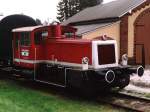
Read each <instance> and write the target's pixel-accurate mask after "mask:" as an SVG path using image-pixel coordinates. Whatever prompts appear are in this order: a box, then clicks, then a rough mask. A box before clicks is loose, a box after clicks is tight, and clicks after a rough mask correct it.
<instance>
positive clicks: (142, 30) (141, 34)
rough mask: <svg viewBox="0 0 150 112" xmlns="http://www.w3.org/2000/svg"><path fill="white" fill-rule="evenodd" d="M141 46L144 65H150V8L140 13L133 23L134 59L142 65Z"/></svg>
mask: <svg viewBox="0 0 150 112" xmlns="http://www.w3.org/2000/svg"><path fill="white" fill-rule="evenodd" d="M142 46H144V51H145V64H146V65H149V64H150V8H149V9H147V10H145V11H144V12H142V13H141V14H140V15H139V16H138V17H137V19H136V21H135V59H136V63H142Z"/></svg>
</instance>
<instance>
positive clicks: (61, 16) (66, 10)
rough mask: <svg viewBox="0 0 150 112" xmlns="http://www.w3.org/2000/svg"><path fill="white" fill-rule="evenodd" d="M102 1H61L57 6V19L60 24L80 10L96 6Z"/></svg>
mask: <svg viewBox="0 0 150 112" xmlns="http://www.w3.org/2000/svg"><path fill="white" fill-rule="evenodd" d="M102 1H103V0H61V1H60V2H59V3H58V6H57V10H58V16H57V19H58V20H59V21H60V22H62V21H64V20H66V19H68V18H69V17H72V16H73V15H75V14H76V13H78V12H80V11H81V10H83V9H85V8H87V7H92V6H95V5H98V4H100V3H102Z"/></svg>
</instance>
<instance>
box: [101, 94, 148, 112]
mask: <svg viewBox="0 0 150 112" xmlns="http://www.w3.org/2000/svg"><path fill="white" fill-rule="evenodd" d="M98 100H99V101H100V102H104V103H107V104H110V105H113V106H116V107H120V108H124V109H127V110H130V111H134V112H150V98H145V97H138V96H134V95H131V94H127V93H126V92H119V93H116V92H113V93H111V94H108V95H106V96H104V97H103V98H99V99H98Z"/></svg>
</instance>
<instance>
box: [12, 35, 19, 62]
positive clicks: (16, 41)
mask: <svg viewBox="0 0 150 112" xmlns="http://www.w3.org/2000/svg"><path fill="white" fill-rule="evenodd" d="M14 35H15V36H14V37H15V38H14V44H13V48H14V51H13V52H14V56H13V58H14V61H15V62H19V59H20V34H19V33H15V34H14ZM18 64H20V63H17V65H18Z"/></svg>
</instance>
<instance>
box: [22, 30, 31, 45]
mask: <svg viewBox="0 0 150 112" xmlns="http://www.w3.org/2000/svg"><path fill="white" fill-rule="evenodd" d="M20 36H21V37H20V44H21V46H30V44H31V39H30V32H21V33H20Z"/></svg>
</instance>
